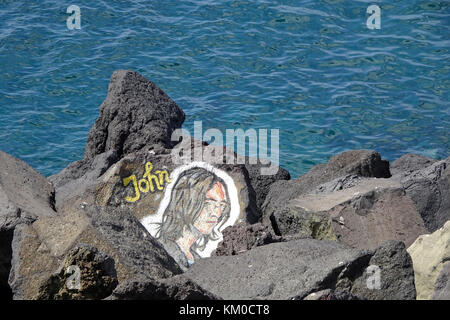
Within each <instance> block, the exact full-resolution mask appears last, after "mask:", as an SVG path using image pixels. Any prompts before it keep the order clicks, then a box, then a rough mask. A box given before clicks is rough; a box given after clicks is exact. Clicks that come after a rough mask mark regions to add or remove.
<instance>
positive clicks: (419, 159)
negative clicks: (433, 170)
mask: <svg viewBox="0 0 450 320" xmlns="http://www.w3.org/2000/svg"><path fill="white" fill-rule="evenodd" d="M436 161H437V160H435V159H430V158H427V157H424V156H420V155H417V154H412V153H409V154H405V155H404V156H401V157H400V158H398V159H397V160H395V161H394V162H392V163H391V166H390V170H391V174H392V175H393V176H395V175H397V174H408V173H411V172H414V171H416V170H420V169H425V168H426V167H428V166H429V165H431V164H433V163H435V162H436Z"/></svg>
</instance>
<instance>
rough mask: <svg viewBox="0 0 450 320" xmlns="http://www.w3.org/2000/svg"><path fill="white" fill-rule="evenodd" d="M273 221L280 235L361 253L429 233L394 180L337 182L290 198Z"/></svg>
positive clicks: (372, 179)
mask: <svg viewBox="0 0 450 320" xmlns="http://www.w3.org/2000/svg"><path fill="white" fill-rule="evenodd" d="M336 186H339V187H338V188H336ZM331 190H337V191H332V192H330V191H331ZM270 219H271V224H272V226H273V228H274V230H275V232H276V233H277V235H281V236H285V235H292V234H302V235H307V236H311V237H312V238H314V239H319V240H322V239H325V240H326V239H328V240H339V241H341V242H343V243H345V244H347V245H349V246H351V247H355V248H361V249H365V248H367V249H375V248H376V247H378V246H379V245H381V244H382V243H383V242H385V241H387V240H399V241H403V242H405V243H406V245H407V246H409V245H411V244H412V243H413V242H414V240H415V239H416V238H417V237H418V236H419V235H421V234H424V233H427V230H426V228H425V227H424V224H423V221H422V219H421V216H420V214H419V212H418V210H417V209H416V207H415V204H414V202H413V201H412V200H411V199H409V198H408V197H407V196H406V195H405V192H404V190H403V188H402V185H401V184H400V183H399V182H398V181H395V180H392V179H376V178H361V177H359V178H356V177H353V178H352V177H351V176H347V178H346V177H344V178H343V179H337V180H334V181H332V182H329V183H326V184H325V185H321V186H318V187H317V189H316V191H315V193H311V194H303V195H300V196H299V197H297V198H294V199H292V200H290V201H289V203H288V204H287V206H286V207H284V208H282V209H278V210H276V211H275V212H274V213H273V214H272V215H271V217H270Z"/></svg>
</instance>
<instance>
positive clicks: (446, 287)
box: [431, 262, 450, 300]
mask: <svg viewBox="0 0 450 320" xmlns="http://www.w3.org/2000/svg"><path fill="white" fill-rule="evenodd" d="M431 299H432V300H450V262H446V263H445V264H444V267H443V268H442V271H441V274H440V275H439V277H438V278H437V280H436V284H435V286H434V292H433V295H432V296H431Z"/></svg>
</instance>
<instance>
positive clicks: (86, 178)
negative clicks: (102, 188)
mask: <svg viewBox="0 0 450 320" xmlns="http://www.w3.org/2000/svg"><path fill="white" fill-rule="evenodd" d="M117 161H119V157H118V154H117V151H115V150H110V151H107V152H104V153H101V154H99V155H97V156H96V157H95V158H94V159H81V160H79V161H75V162H73V163H71V164H69V165H68V166H67V167H66V168H65V169H64V170H62V171H61V172H59V173H58V174H55V175H53V176H50V177H49V178H48V180H49V181H51V182H52V184H53V186H54V187H55V189H56V190H57V192H56V197H55V198H56V206H57V207H59V206H60V205H62V203H63V202H64V201H68V200H70V199H71V198H73V197H77V196H80V195H81V194H83V193H84V192H85V191H86V189H87V188H88V187H91V186H94V185H95V184H96V183H98V181H97V180H98V178H100V177H101V176H102V175H103V174H104V173H105V172H106V170H108V169H109V168H110V167H111V166H112V165H113V164H114V163H116V162H117Z"/></svg>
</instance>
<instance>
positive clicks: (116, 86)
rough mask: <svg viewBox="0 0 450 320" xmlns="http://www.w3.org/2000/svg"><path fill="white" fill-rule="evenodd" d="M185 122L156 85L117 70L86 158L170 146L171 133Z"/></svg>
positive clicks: (134, 74) (178, 110) (94, 128)
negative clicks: (113, 152) (111, 151)
mask: <svg viewBox="0 0 450 320" xmlns="http://www.w3.org/2000/svg"><path fill="white" fill-rule="evenodd" d="M184 119H185V115H184V112H183V111H182V110H181V109H180V108H179V107H178V106H177V105H176V103H175V102H174V101H172V99H170V98H169V97H168V96H167V95H166V94H165V93H164V92H163V91H162V90H161V89H160V88H158V87H157V86H156V85H155V84H154V83H153V82H151V81H149V80H147V79H145V78H144V77H143V76H141V75H140V74H138V73H136V72H133V71H129V70H118V71H115V72H114V73H113V75H112V76H111V82H110V84H109V87H108V95H107V97H106V99H105V101H104V102H103V103H102V105H101V106H100V116H99V117H98V119H97V120H96V121H95V124H94V125H93V127H92V128H91V131H90V132H89V136H88V139H87V143H86V152H85V158H93V157H94V156H96V155H98V154H101V153H103V152H106V151H109V150H116V151H117V153H118V155H119V156H120V155H122V154H128V153H131V152H133V151H137V150H140V149H142V148H143V147H144V146H146V145H156V144H159V145H162V146H164V147H170V146H172V142H171V139H170V138H171V135H172V132H173V130H175V129H176V128H180V127H181V125H182V123H183V121H184Z"/></svg>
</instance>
